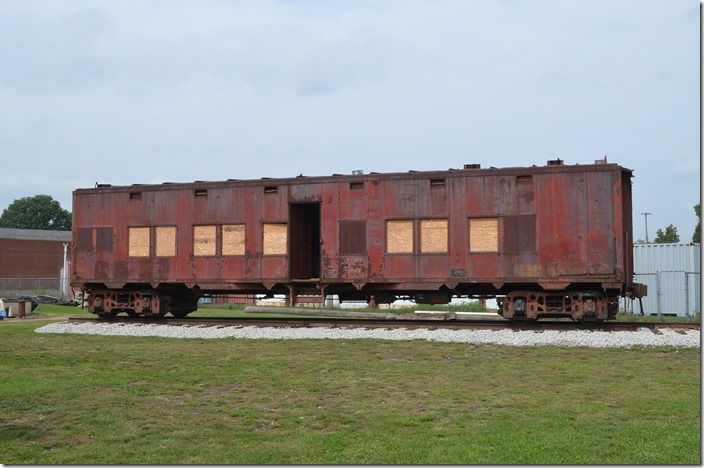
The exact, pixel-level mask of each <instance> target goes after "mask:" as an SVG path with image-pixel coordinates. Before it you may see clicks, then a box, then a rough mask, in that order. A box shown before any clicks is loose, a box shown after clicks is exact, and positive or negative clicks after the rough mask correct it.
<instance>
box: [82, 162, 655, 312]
mask: <svg viewBox="0 0 704 468" xmlns="http://www.w3.org/2000/svg"><path fill="white" fill-rule="evenodd" d="M631 177H632V173H631V170H629V169H626V168H623V167H621V166H619V165H617V164H609V163H607V162H606V161H605V160H604V162H603V164H597V163H595V164H587V165H565V164H563V162H562V161H560V160H555V161H548V164H547V165H545V166H541V167H538V166H532V167H515V168H494V167H492V168H487V169H481V168H480V167H479V166H478V165H473V164H472V165H465V166H464V168H463V169H450V170H446V171H427V172H417V171H409V172H404V173H384V174H380V173H370V174H353V175H338V174H335V175H332V176H324V177H305V176H298V177H295V178H282V179H269V178H263V179H260V180H236V179H230V180H227V181H222V182H193V183H164V184H160V185H131V186H110V185H97V186H96V187H95V188H90V189H77V190H75V191H74V192H73V253H72V256H73V259H74V261H73V264H72V277H71V279H72V285H73V286H74V287H76V288H81V289H83V290H84V291H85V292H86V293H87V294H88V295H89V310H90V311H91V312H92V313H95V314H98V315H100V316H111V315H114V314H116V313H118V312H126V313H128V314H129V315H133V316H160V315H164V314H166V313H171V314H172V315H174V316H177V317H180V316H185V315H187V314H188V313H189V312H191V311H193V310H195V309H196V307H197V302H198V299H199V298H200V297H202V296H207V295H216V294H265V295H269V296H271V295H274V294H284V295H286V296H287V297H288V298H289V301H290V304H292V305H293V304H295V303H296V302H297V301H298V300H300V298H301V297H303V296H306V297H307V296H315V295H318V296H322V297H323V298H324V297H325V296H327V295H331V294H335V295H337V296H338V297H339V298H340V300H341V301H346V300H366V301H368V302H370V303H371V304H380V303H391V302H393V301H394V300H396V299H402V298H408V299H413V300H415V301H416V302H418V303H432V304H437V303H447V302H449V301H450V300H451V299H452V298H453V297H482V296H483V297H496V298H497V301H498V303H499V304H500V313H501V314H502V315H503V316H504V317H507V318H510V319H514V320H532V319H537V318H541V317H554V316H568V317H572V318H573V319H577V320H585V319H595V320H604V319H608V318H612V317H613V316H614V315H615V314H616V312H617V311H618V303H619V298H620V297H621V296H632V297H638V296H639V295H641V294H642V292H643V291H642V289H641V288H640V287H639V285H636V284H633V282H632V280H633V258H632V227H631V217H632V213H631V211H632V209H631Z"/></svg>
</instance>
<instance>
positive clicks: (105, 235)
mask: <svg viewBox="0 0 704 468" xmlns="http://www.w3.org/2000/svg"><path fill="white" fill-rule="evenodd" d="M112 247H113V230H112V228H111V227H99V228H95V250H96V251H98V252H112Z"/></svg>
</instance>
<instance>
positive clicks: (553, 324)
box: [69, 317, 700, 334]
mask: <svg viewBox="0 0 704 468" xmlns="http://www.w3.org/2000/svg"><path fill="white" fill-rule="evenodd" d="M69 322H70V323H108V324H116V323H125V324H153V325H172V326H191V327H274V328H310V327H327V328H387V329H396V328H406V329H418V328H424V329H445V330H473V329H484V330H505V329H509V330H514V331H524V330H532V331H540V330H558V331H559V330H562V331H572V330H589V331H614V332H615V331H638V330H639V329H642V328H647V329H649V330H651V331H652V332H653V333H656V334H657V333H660V332H659V330H660V329H671V330H674V331H676V332H680V333H684V330H699V329H700V326H699V323H689V322H687V323H684V322H677V323H667V322H595V323H583V322H571V321H539V322H533V323H512V322H508V321H504V320H472V319H463V320H437V319H412V320H405V319H360V318H354V319H350V318H339V317H313V318H308V317H285V318H281V317H263V318H262V317H251V318H250V317H230V318H215V317H187V318H182V319H177V318H171V317H160V318H146V319H145V318H132V317H113V318H97V317H96V318H93V317H89V318H86V317H70V318H69Z"/></svg>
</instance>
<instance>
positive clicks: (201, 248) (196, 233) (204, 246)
mask: <svg viewBox="0 0 704 468" xmlns="http://www.w3.org/2000/svg"><path fill="white" fill-rule="evenodd" d="M215 245H216V244H215V226H193V255H194V256H196V257H212V256H215Z"/></svg>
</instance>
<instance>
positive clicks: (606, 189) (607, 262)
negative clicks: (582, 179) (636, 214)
mask: <svg viewBox="0 0 704 468" xmlns="http://www.w3.org/2000/svg"><path fill="white" fill-rule="evenodd" d="M613 176H614V173H613V172H596V173H593V174H589V175H586V179H587V197H588V211H587V216H588V218H589V220H588V230H587V232H586V238H587V245H588V247H587V248H588V252H589V273H590V274H602V275H603V274H610V273H614V271H615V270H616V265H615V262H616V252H615V249H616V245H615V240H616V234H615V231H614V222H615V219H614V218H615V217H614V210H615V207H614V177H613Z"/></svg>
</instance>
